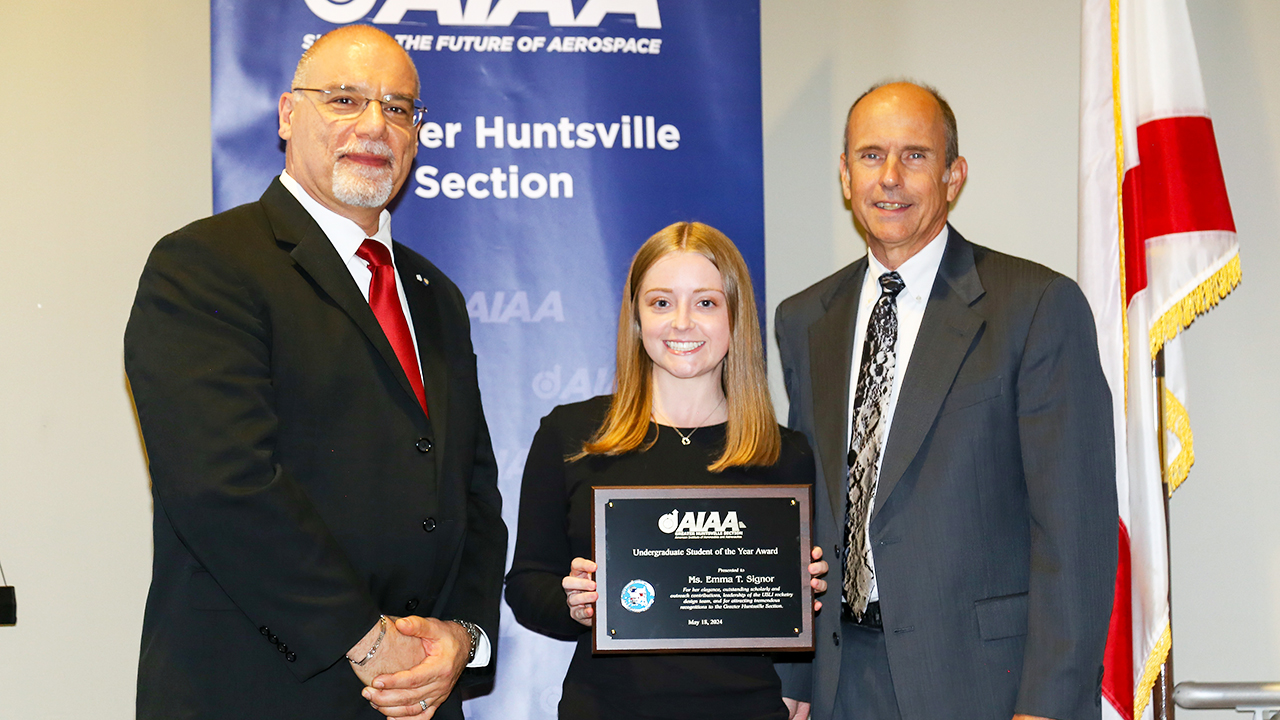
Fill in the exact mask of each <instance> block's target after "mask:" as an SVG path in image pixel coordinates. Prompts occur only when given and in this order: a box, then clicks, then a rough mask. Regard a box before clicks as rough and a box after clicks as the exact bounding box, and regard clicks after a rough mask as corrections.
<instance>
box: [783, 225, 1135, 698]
mask: <svg viewBox="0 0 1280 720" xmlns="http://www.w3.org/2000/svg"><path fill="white" fill-rule="evenodd" d="M866 268H867V261H866V258H863V259H862V260H859V261H858V262H855V263H853V264H852V265H849V266H848V267H845V268H844V269H842V270H840V271H839V272H837V273H835V274H834V275H832V276H830V277H828V278H826V279H824V280H822V281H821V282H819V283H817V284H816V285H813V286H812V287H810V288H808V289H806V290H804V291H803V292H801V293H799V294H797V295H795V296H793V297H791V298H789V299H787V300H786V301H784V302H783V303H782V305H781V306H779V308H778V313H777V323H776V329H777V336H778V345H779V348H780V350H781V359H782V366H783V372H784V375H785V381H786V387H787V394H788V396H789V397H790V401H791V412H790V425H791V427H792V428H795V429H797V430H800V431H802V432H804V433H805V434H806V435H807V436H808V438H809V442H810V444H811V445H812V446H813V448H814V451H815V453H816V456H817V479H816V481H815V487H814V496H815V509H814V512H815V529H816V537H815V542H817V543H818V544H820V545H821V546H822V547H823V548H824V549H825V550H827V552H828V557H830V558H831V559H832V566H833V569H832V579H831V587H832V592H830V593H829V596H828V598H827V606H828V607H827V608H826V609H825V610H824V611H823V612H821V613H819V616H818V621H817V624H816V626H815V633H816V637H815V644H816V650H815V653H814V656H813V660H812V663H811V664H803V663H801V664H797V665H794V666H790V667H781V668H780V670H779V673H780V674H781V675H783V683H784V694H785V695H787V696H788V697H795V698H798V699H810V700H811V701H812V703H813V707H812V712H813V717H815V718H816V719H817V720H827V718H829V717H831V712H832V703H833V700H834V697H835V692H836V687H837V682H838V679H839V676H840V672H842V668H841V667H840V649H839V647H838V644H839V636H840V613H839V600H840V590H839V583H840V581H839V572H840V570H839V567H840V561H839V552H840V551H841V550H842V548H840V545H841V543H842V542H843V531H842V528H843V523H844V519H843V518H844V511H845V496H846V484H847V483H846V474H847V472H848V466H847V464H846V452H847V447H846V445H845V443H846V442H847V440H846V438H847V436H848V426H847V423H848V422H849V417H848V411H847V408H848V405H849V398H848V392H849V387H848V386H849V371H850V363H851V362H853V359H852V358H851V354H852V347H853V335H854V325H855V321H856V318H857V302H858V297H859V293H860V292H861V288H862V282H863V277H864V276H865V275H866ZM1114 458H1115V455H1114V440H1113V437H1112V424H1111V395H1110V392H1109V390H1108V388H1107V384H1106V380H1105V378H1104V377H1103V375H1102V369H1101V366H1100V364H1099V360H1098V350H1097V340H1096V335H1095V331H1094V324H1093V315H1092V313H1091V312H1090V309H1089V306H1088V303H1087V302H1086V300H1085V298H1084V296H1083V294H1082V293H1081V292H1080V289H1079V288H1078V287H1077V286H1076V284H1075V283H1074V282H1072V281H1071V280H1070V279H1068V278H1066V277H1063V276H1061V275H1059V274H1057V273H1055V272H1053V271H1051V270H1048V269H1047V268H1044V267H1042V266H1040V265H1036V264H1035V263H1032V262H1029V261H1027V260H1022V259H1019V258H1015V257H1011V256H1009V255H1004V254H1002V253H998V252H995V251H993V250H990V249H987V248H984V247H981V246H979V245H974V244H972V243H969V242H968V241H966V240H965V239H964V238H962V237H961V236H960V234H959V233H957V232H956V231H955V229H954V228H952V229H951V232H950V236H949V240H948V242H947V247H946V251H945V253H944V255H943V258H942V264H941V266H940V267H939V269H938V275H937V279H936V281H935V282H934V285H933V291H932V293H931V294H930V296H929V301H928V305H927V307H926V309H925V314H924V318H923V321H922V324H921V327H920V334H919V337H918V339H917V340H916V344H915V347H914V349H913V351H912V354H911V360H910V363H909V365H908V368H907V374H906V376H905V377H904V378H903V382H902V387H901V390H900V395H899V398H898V403H897V407H896V410H895V414H894V418H893V426H892V427H891V428H890V430H889V436H888V438H887V441H886V445H885V452H884V458H883V461H882V463H881V470H880V481H879V488H878V491H877V494H876V499H875V506H874V508H873V511H872V518H871V542H872V547H873V552H874V555H875V565H876V573H877V582H878V584H879V593H880V603H881V611H882V614H883V619H884V632H885V642H886V647H887V652H888V655H889V665H890V668H891V670H892V675H893V685H894V688H893V689H894V691H895V693H896V694H897V698H898V704H899V708H900V710H901V713H902V717H903V718H904V720H915V719H917V718H940V717H945V718H949V719H952V720H955V719H961V720H964V719H969V718H972V719H973V720H978V719H982V720H1009V718H1010V717H1011V716H1012V715H1013V714H1014V713H1015V712H1019V713H1027V714H1031V715H1040V716H1044V717H1050V718H1057V719H1058V720H1083V719H1084V718H1098V717H1099V714H1100V704H1099V702H1100V696H1099V683H1100V680H1101V674H1102V656H1103V647H1104V645H1105V642H1106V635H1107V628H1108V620H1109V617H1110V612H1111V602H1112V596H1113V591H1114V583H1115V569H1116V555H1117V533H1118V520H1117V518H1118V515H1117V510H1116V490H1115V460H1114ZM844 670H845V671H848V669H847V668H846V669H844Z"/></svg>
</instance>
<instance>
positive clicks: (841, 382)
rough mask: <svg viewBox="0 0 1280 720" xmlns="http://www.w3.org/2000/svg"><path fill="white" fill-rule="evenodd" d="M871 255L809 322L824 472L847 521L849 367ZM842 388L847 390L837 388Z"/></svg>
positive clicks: (836, 508) (839, 514) (834, 505)
mask: <svg viewBox="0 0 1280 720" xmlns="http://www.w3.org/2000/svg"><path fill="white" fill-rule="evenodd" d="M866 270H867V259H866V258H865V257H864V258H863V259H861V260H859V261H857V262H855V263H854V264H853V265H852V267H851V269H850V273H849V275H848V277H846V278H845V281H844V282H842V283H840V284H839V285H838V286H837V287H836V289H835V290H834V291H833V292H832V294H831V297H830V298H827V299H825V300H824V302H823V305H824V306H825V307H826V313H825V314H823V316H822V317H821V318H819V319H818V320H817V321H816V322H814V323H813V325H811V326H809V363H810V370H809V376H810V382H811V383H812V387H811V388H810V393H811V396H812V398H813V421H814V432H815V434H816V435H817V436H818V454H819V458H820V459H821V462H822V476H823V478H824V479H825V480H826V483H827V489H828V491H829V492H830V497H831V511H832V513H833V514H834V515H835V518H836V521H837V523H840V524H841V525H843V522H844V520H843V518H844V501H843V500H841V498H844V497H845V496H846V495H847V490H846V485H847V478H846V476H847V474H848V462H847V460H848V454H849V452H848V447H847V446H846V443H847V442H848V437H849V373H850V369H851V364H850V363H851V362H852V356H853V335H854V330H855V325H856V323H857V320H858V298H859V296H861V294H862V282H863V278H864V277H865V276H866V274H867V273H866ZM837 388H842V389H843V392H840V391H838V390H837Z"/></svg>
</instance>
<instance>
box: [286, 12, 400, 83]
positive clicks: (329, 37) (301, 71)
mask: <svg viewBox="0 0 1280 720" xmlns="http://www.w3.org/2000/svg"><path fill="white" fill-rule="evenodd" d="M361 46H364V47H373V46H386V47H387V48H388V49H390V48H394V49H395V50H396V52H398V53H399V54H400V55H401V56H403V57H404V62H405V64H407V65H408V66H409V68H410V69H411V70H412V72H413V81H414V93H413V94H414V97H417V96H418V95H419V93H421V91H422V85H421V83H420V82H419V81H418V69H417V67H415V66H414V64H413V58H411V57H409V53H407V52H405V49H404V48H403V47H401V46H400V43H398V42H396V41H395V38H393V37H391V36H390V35H388V34H386V33H384V32H382V31H381V30H379V29H378V28H376V27H373V26H371V25H344V26H342V27H340V28H336V29H334V30H330V31H329V32H327V33H325V34H324V35H322V36H320V38H319V39H317V40H316V41H315V42H314V43H312V44H311V47H309V48H307V50H306V52H304V53H302V57H301V58H299V59H298V67H297V69H295V70H294V71H293V84H292V85H290V87H312V85H310V82H311V80H310V75H309V73H310V68H311V65H312V64H313V62H314V60H315V58H316V57H317V56H321V55H324V54H325V53H329V52H335V51H337V52H350V51H351V50H352V49H355V48H359V47H361Z"/></svg>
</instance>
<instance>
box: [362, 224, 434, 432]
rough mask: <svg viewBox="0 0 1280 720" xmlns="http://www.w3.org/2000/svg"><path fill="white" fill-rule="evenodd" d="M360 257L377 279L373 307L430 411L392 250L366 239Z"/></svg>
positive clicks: (371, 287)
mask: <svg viewBox="0 0 1280 720" xmlns="http://www.w3.org/2000/svg"><path fill="white" fill-rule="evenodd" d="M356 257H358V258H360V259H361V260H364V261H365V262H367V263H369V272H371V273H373V279H372V280H370V281H369V307H370V308H372V309H373V314H374V317H376V318H378V324H379V325H381V326H382V332H384V333H386V335H387V340H388V341H390V343H391V349H393V350H395V351H396V358H398V359H399V360H400V367H402V368H404V374H405V375H408V376H409V385H410V386H412V387H413V393H414V394H415V395H417V396H418V402H419V403H421V404H422V411H423V412H424V413H425V412H427V393H426V390H425V389H423V387H422V370H420V369H419V368H418V353H417V352H415V351H414V349H413V335H412V334H410V333H409V323H408V322H407V321H406V320H405V319H404V310H403V309H402V308H401V307H400V295H399V294H397V293H396V269H395V266H393V265H392V264H391V251H390V250H388V249H387V246H386V245H383V244H382V243H380V242H378V241H377V240H365V241H364V242H363V243H361V244H360V249H359V250H356Z"/></svg>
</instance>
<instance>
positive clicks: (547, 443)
mask: <svg viewBox="0 0 1280 720" xmlns="http://www.w3.org/2000/svg"><path fill="white" fill-rule="evenodd" d="M563 448H564V444H563V442H562V441H561V433H560V431H559V428H558V427H557V424H556V422H555V414H554V413H553V414H552V415H549V416H547V417H546V418H543V420H542V424H541V426H540V427H539V428H538V432H537V433H536V434H535V435H534V436H533V444H532V445H530V446H529V458H528V460H526V461H525V465H524V480H523V481H522V482H521V485H520V526H519V530H518V531H517V533H516V552H515V558H514V559H513V560H512V562H511V572H510V573H508V575H507V604H508V605H510V606H511V611H512V613H513V614H514V615H515V616H516V620H518V621H519V622H520V624H521V625H524V626H525V627H527V628H529V629H531V630H534V631H535V632H540V633H542V634H544V635H550V636H551V637H554V638H559V639H562V640H568V639H573V638H575V637H577V636H578V635H581V634H582V633H584V632H587V631H588V629H589V628H587V627H586V626H585V625H582V624H581V623H579V622H577V621H576V620H574V619H573V618H571V617H569V608H568V605H566V604H565V593H564V588H563V587H562V586H561V584H560V581H561V579H562V578H564V576H566V575H568V574H569V565H570V563H571V562H572V561H573V552H572V550H571V549H570V547H569V532H568V526H567V524H568V518H569V497H568V490H567V487H566V482H565V473H564V454H563V452H564V451H563Z"/></svg>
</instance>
